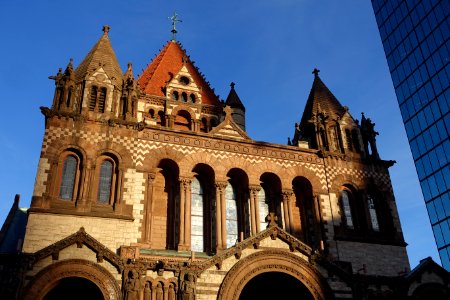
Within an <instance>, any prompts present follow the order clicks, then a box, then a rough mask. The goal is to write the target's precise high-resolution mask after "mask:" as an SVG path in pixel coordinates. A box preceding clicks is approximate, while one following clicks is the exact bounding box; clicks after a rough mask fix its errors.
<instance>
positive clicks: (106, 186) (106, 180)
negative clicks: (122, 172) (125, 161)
mask: <svg viewBox="0 0 450 300" xmlns="http://www.w3.org/2000/svg"><path fill="white" fill-rule="evenodd" d="M112 172H113V164H112V162H111V161H109V160H105V161H103V162H102V164H101V166H100V178H99V181H98V194H97V202H98V203H100V204H108V203H109V199H110V196H111V183H112Z"/></svg>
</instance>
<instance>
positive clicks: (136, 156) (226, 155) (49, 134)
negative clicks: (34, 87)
mask: <svg viewBox="0 0 450 300" xmlns="http://www.w3.org/2000/svg"><path fill="white" fill-rule="evenodd" d="M72 136H73V137H77V138H80V139H82V140H84V141H87V142H90V143H93V144H97V143H100V142H104V141H107V140H112V142H114V143H117V144H120V145H122V146H123V147H125V148H126V149H127V150H128V151H129V152H130V154H131V158H132V161H133V163H134V164H135V166H137V167H139V166H142V165H143V162H144V160H145V158H146V156H147V155H149V154H150V153H151V152H152V151H154V150H155V149H159V148H162V147H166V146H170V148H171V149H173V150H175V151H178V152H180V153H182V154H184V155H192V154H194V153H199V152H205V153H208V154H210V155H211V156H213V157H215V158H217V159H233V158H242V159H244V160H246V161H248V162H249V163H250V164H253V165H255V164H259V163H262V162H272V163H275V164H277V165H279V166H281V167H283V168H286V169H288V168H293V167H298V166H301V167H304V168H306V169H308V170H310V171H312V172H313V173H314V174H316V176H317V177H318V178H319V179H320V183H321V185H322V189H326V186H327V181H326V175H325V170H324V168H323V166H322V165H318V164H310V163H307V162H302V161H296V160H289V159H280V158H275V157H270V156H259V155H252V154H245V153H238V152H232V151H223V150H219V149H209V148H201V147H195V146H192V145H180V144H173V143H167V142H158V141H149V140H143V139H137V138H132V137H124V136H121V135H110V136H108V135H107V134H106V133H97V132H93V131H84V130H78V131H77V130H73V129H69V128H61V127H52V128H50V129H46V132H45V137H44V142H43V146H42V151H43V152H45V151H46V150H47V148H48V147H49V146H50V145H51V144H52V143H53V142H54V141H55V140H58V139H59V138H61V137H72Z"/></svg>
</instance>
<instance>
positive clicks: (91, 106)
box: [89, 86, 97, 111]
mask: <svg viewBox="0 0 450 300" xmlns="http://www.w3.org/2000/svg"><path fill="white" fill-rule="evenodd" d="M96 103H97V87H96V86H92V87H91V97H90V99H89V110H90V111H94V110H95V105H96Z"/></svg>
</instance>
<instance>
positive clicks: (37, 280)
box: [20, 259, 121, 300]
mask: <svg viewBox="0 0 450 300" xmlns="http://www.w3.org/2000/svg"><path fill="white" fill-rule="evenodd" d="M22 293H23V294H22V295H21V297H20V299H24V300H52V299H94V300H96V299H105V300H118V299H121V295H120V287H119V285H118V284H117V281H116V279H115V278H114V276H113V274H111V273H110V272H109V271H108V270H106V269H105V268H104V267H102V266H100V265H99V264H97V263H94V262H91V261H87V260H84V259H67V260H63V261H59V262H55V263H53V264H51V265H49V266H47V267H45V268H44V269H42V270H40V271H39V272H38V273H37V274H36V275H35V276H34V277H33V278H32V279H31V280H30V282H29V283H28V284H27V286H26V287H25V288H24V290H23V291H22ZM61 293H63V294H62V296H61ZM91 294H92V295H93V296H91Z"/></svg>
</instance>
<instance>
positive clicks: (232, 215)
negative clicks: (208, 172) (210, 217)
mask: <svg viewBox="0 0 450 300" xmlns="http://www.w3.org/2000/svg"><path fill="white" fill-rule="evenodd" d="M225 207H226V226H227V248H229V247H231V246H233V245H234V244H235V243H236V241H237V240H238V211H237V202H236V190H235V188H234V187H233V186H232V185H231V184H230V183H229V184H228V185H227V187H226V188H225Z"/></svg>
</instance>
